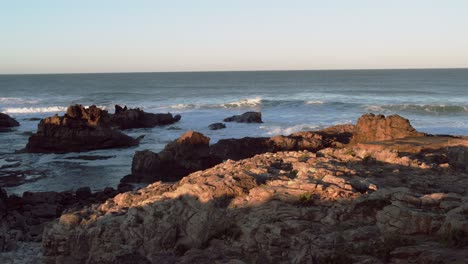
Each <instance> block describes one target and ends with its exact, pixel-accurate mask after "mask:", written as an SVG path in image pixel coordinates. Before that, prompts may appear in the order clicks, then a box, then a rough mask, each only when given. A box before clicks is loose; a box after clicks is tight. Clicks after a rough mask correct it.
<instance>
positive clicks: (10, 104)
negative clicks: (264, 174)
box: [0, 98, 468, 115]
mask: <svg viewBox="0 0 468 264" xmlns="http://www.w3.org/2000/svg"><path fill="white" fill-rule="evenodd" d="M25 102H27V103H26V104H27V105H28V106H22V107H15V106H14V105H15V104H16V103H17V104H21V103H22V104H23V105H24V104H25ZM37 103H39V104H37ZM2 105H3V107H2ZM314 105H315V106H317V107H319V106H328V107H332V108H333V107H334V108H337V109H339V110H344V109H351V108H353V109H357V108H360V109H363V110H365V111H367V112H376V113H394V112H403V113H414V114H423V115H431V114H432V115H449V114H465V113H468V105H443V104H441V105H437V104H375V105H369V104H362V103H357V102H342V101H328V102H327V101H323V100H292V99H291V100H269V99H262V98H245V99H241V100H237V101H232V102H226V103H185V104H172V105H163V104H155V103H150V104H148V103H146V104H145V103H143V102H142V104H141V105H135V106H132V107H140V108H142V109H147V110H151V109H153V110H154V111H158V110H161V111H163V110H167V109H169V110H170V109H176V110H192V109H235V108H240V109H255V108H260V107H263V108H265V107H267V108H271V107H298V106H314ZM67 107H68V106H66V105H59V106H41V105H40V102H39V100H36V101H34V100H29V99H21V98H0V111H1V112H3V113H6V114H34V113H56V112H65V111H66V109H67ZM98 107H100V108H102V109H107V110H109V109H113V105H108V106H103V105H100V106H98Z"/></svg>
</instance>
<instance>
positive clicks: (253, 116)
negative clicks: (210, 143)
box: [223, 112, 263, 123]
mask: <svg viewBox="0 0 468 264" xmlns="http://www.w3.org/2000/svg"><path fill="white" fill-rule="evenodd" d="M223 121H224V122H237V123H263V121H262V113H260V112H245V113H243V114H242V115H234V116H231V117H228V118H225V119H224V120H223Z"/></svg>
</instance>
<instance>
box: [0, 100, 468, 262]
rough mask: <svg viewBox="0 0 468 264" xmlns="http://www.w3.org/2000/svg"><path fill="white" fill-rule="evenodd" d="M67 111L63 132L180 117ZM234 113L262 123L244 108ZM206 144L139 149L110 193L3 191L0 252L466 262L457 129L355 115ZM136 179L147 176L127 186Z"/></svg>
mask: <svg viewBox="0 0 468 264" xmlns="http://www.w3.org/2000/svg"><path fill="white" fill-rule="evenodd" d="M69 111H70V112H69ZM69 111H67V114H66V115H65V117H54V118H59V119H60V124H62V125H63V126H66V127H67V128H66V129H68V130H70V131H76V130H77V128H78V131H83V129H84V130H89V129H91V130H93V129H95V127H96V126H97V127H99V129H110V130H112V131H113V132H112V133H114V132H118V131H117V130H113V127H116V128H118V129H126V128H132V127H135V126H142V125H143V126H145V125H161V124H170V122H177V121H178V120H180V116H178V117H177V116H174V117H173V116H172V115H170V116H168V115H166V114H161V115H158V114H151V115H149V116H148V115H145V114H142V111H141V110H139V109H130V110H129V109H125V108H121V107H119V108H118V107H116V113H115V114H114V115H113V117H109V115H108V114H107V113H103V112H102V111H99V110H96V109H93V108H90V109H85V108H83V107H81V106H74V107H72V108H69ZM77 113H78V114H77ZM94 113H97V114H94ZM143 113H144V112H143ZM117 115H120V117H119V118H117V117H115V116H117ZM154 115H157V116H154ZM247 116H253V117H252V118H250V117H249V118H247ZM242 117H245V118H242ZM66 118H68V119H71V121H68V120H66V121H65V119H66ZM231 119H232V120H230V121H235V122H244V121H242V120H246V121H245V122H262V121H261V114H255V113H254V112H250V114H248V115H239V116H237V117H233V118H231ZM113 120H114V121H113ZM115 120H119V121H115ZM142 120H146V121H142ZM148 120H152V121H148ZM155 120H157V121H155ZM225 121H226V120H225ZM77 122H78V123H80V125H75V123H77ZM226 122H227V121H226ZM41 123H42V122H41ZM45 123H51V122H47V121H45ZM52 123H54V122H52ZM43 124H44V123H43ZM70 124H72V125H70ZM83 124H84V125H83ZM39 126H40V127H41V125H39ZM42 126H44V125H42ZM90 127H92V128H90ZM39 130H40V129H39ZM44 130H50V129H44ZM110 130H108V131H110ZM106 131H107V130H106ZM40 133H41V132H40V131H38V134H39V135H41V136H42V137H44V138H49V139H50V138H51V137H53V136H51V135H50V134H47V133H45V134H40ZM67 133H68V132H67ZM67 133H65V134H67ZM73 133H76V132H73ZM92 133H94V132H92ZM118 133H120V132H118ZM108 134H109V133H106V135H108ZM74 135H75V134H74ZM88 135H89V134H88ZM33 137H34V135H33ZM78 138H80V137H78ZM73 139H76V137H73ZM55 140H57V142H60V140H62V138H61V137H55ZM209 141H210V139H209V138H208V137H206V136H204V135H203V134H200V133H198V132H195V131H189V132H187V133H186V134H184V135H183V136H181V137H180V138H179V139H177V140H175V141H173V142H171V143H169V144H168V145H167V146H166V147H165V148H164V150H162V151H161V152H159V153H154V152H151V151H150V150H145V151H139V152H136V154H135V156H134V158H133V164H132V175H129V176H126V177H125V178H124V179H123V180H122V182H123V184H122V185H121V186H120V188H119V190H114V189H111V188H108V189H106V190H103V191H102V192H98V193H94V194H93V193H91V191H90V190H89V189H88V188H83V189H80V190H77V191H76V192H62V193H55V192H47V193H28V192H26V193H24V194H23V196H22V197H17V196H7V195H6V193H5V192H3V191H2V192H1V193H0V194H1V195H0V226H1V227H2V229H1V230H0V249H2V250H3V251H5V250H14V249H15V248H17V247H21V245H24V244H21V243H25V242H26V243H37V242H41V241H42V254H43V256H42V257H40V258H41V259H42V261H43V262H44V263H208V262H214V263H259V262H265V263H408V262H414V263H422V262H427V263H458V262H459V263H464V262H466V261H468V253H467V252H468V240H467V237H468V138H466V137H454V136H434V135H427V134H424V133H420V132H417V131H416V130H415V129H414V128H413V127H412V126H411V125H410V123H409V121H408V120H406V119H404V118H402V117H400V116H397V115H395V116H388V117H385V116H382V115H373V114H367V115H363V116H362V117H360V118H359V119H358V121H357V123H356V125H340V126H334V127H330V128H327V129H323V130H320V131H307V132H299V133H295V134H291V135H289V136H275V137H271V138H242V139H223V140H220V141H219V142H217V143H216V144H211V145H210V143H209ZM93 144H94V143H93ZM94 145H96V144H94ZM83 150H85V149H83ZM155 181H156V182H155ZM135 182H139V183H141V182H146V183H151V184H150V185H148V186H147V187H145V188H141V189H138V190H131V187H130V186H129V185H128V184H126V183H135ZM18 241H19V242H18ZM18 245H19V246H18ZM35 245H37V244H32V248H34V247H35ZM31 252H34V253H31V255H34V254H35V257H34V258H35V259H36V260H37V259H38V258H39V257H38V256H37V254H38V253H37V250H36V251H35V250H34V249H32V250H31ZM26 258H27V257H26ZM0 260H2V257H1V256H0ZM31 263H34V262H31Z"/></svg>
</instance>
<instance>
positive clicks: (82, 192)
mask: <svg viewBox="0 0 468 264" xmlns="http://www.w3.org/2000/svg"><path fill="white" fill-rule="evenodd" d="M75 195H76V198H77V199H78V200H85V199H89V197H90V196H91V188H89V187H81V188H78V189H77V190H76V192H75Z"/></svg>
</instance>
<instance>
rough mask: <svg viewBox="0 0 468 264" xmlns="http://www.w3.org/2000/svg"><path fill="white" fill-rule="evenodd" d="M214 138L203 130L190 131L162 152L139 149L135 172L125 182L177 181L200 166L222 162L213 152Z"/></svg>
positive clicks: (210, 165)
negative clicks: (210, 137) (204, 133)
mask: <svg viewBox="0 0 468 264" xmlns="http://www.w3.org/2000/svg"><path fill="white" fill-rule="evenodd" d="M209 142H210V139H209V138H208V137H205V136H204V135H203V134H201V133H198V132H195V131H188V132H187V133H185V134H183V135H182V136H181V137H180V138H178V139H177V140H174V141H173V142H171V143H169V144H167V145H166V147H165V148H164V149H163V150H162V151H161V152H159V153H157V154H156V153H153V152H151V151H149V150H145V151H137V152H136V153H135V156H134V157H133V161H132V174H131V175H129V176H126V177H124V178H123V179H122V182H154V181H156V180H163V181H176V180H179V179H180V178H181V177H183V176H185V175H187V174H189V173H191V172H193V171H197V170H203V169H206V168H210V167H212V166H214V165H215V164H217V163H219V161H217V160H216V159H214V158H213V157H212V156H210V154H209V150H210V147H209Z"/></svg>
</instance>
